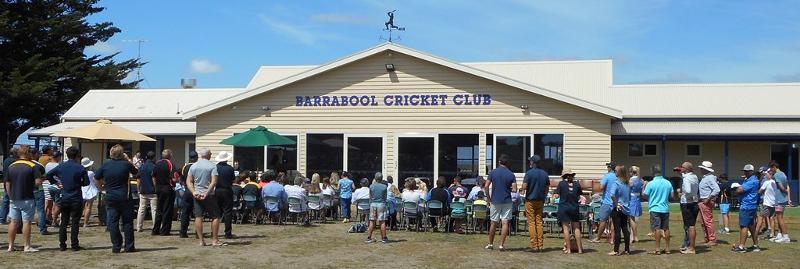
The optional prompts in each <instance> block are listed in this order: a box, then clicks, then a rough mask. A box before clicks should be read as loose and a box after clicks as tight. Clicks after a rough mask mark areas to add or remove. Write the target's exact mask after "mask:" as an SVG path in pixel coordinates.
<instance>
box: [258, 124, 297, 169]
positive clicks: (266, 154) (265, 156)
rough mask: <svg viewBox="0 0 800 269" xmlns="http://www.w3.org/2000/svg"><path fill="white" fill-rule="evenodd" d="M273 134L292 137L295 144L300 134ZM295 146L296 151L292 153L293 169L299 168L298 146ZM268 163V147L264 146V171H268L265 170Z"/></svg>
mask: <svg viewBox="0 0 800 269" xmlns="http://www.w3.org/2000/svg"><path fill="white" fill-rule="evenodd" d="M275 133H276V134H278V135H281V136H284V137H285V136H294V137H295V142H298V140H300V134H298V133H278V132H275ZM295 146H296V148H297V150H295V151H294V159H295V166H297V167H295V169H297V168H300V146H298V145H297V143H295ZM268 163H269V147H267V146H264V171H266V170H267V169H269V168H267V164H268Z"/></svg>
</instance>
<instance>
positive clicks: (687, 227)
mask: <svg viewBox="0 0 800 269" xmlns="http://www.w3.org/2000/svg"><path fill="white" fill-rule="evenodd" d="M676 168H677V170H678V171H680V172H681V178H682V180H681V188H680V190H679V191H678V192H680V194H681V201H680V202H681V216H683V244H682V245H681V253H682V254H695V253H696V251H695V238H696V236H697V231H696V230H695V224H697V215H698V214H699V213H700V208H699V207H698V206H697V202H699V194H698V192H699V182H698V180H697V175H695V174H694V166H693V165H692V163H690V162H684V163H683V164H681V166H680V167H676Z"/></svg>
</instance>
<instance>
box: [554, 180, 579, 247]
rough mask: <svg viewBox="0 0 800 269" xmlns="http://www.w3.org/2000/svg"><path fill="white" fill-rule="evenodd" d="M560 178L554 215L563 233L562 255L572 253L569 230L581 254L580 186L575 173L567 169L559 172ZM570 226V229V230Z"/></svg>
mask: <svg viewBox="0 0 800 269" xmlns="http://www.w3.org/2000/svg"><path fill="white" fill-rule="evenodd" d="M561 178H562V179H564V180H562V181H561V182H559V183H558V187H556V192H555V194H554V196H555V197H558V198H559V203H558V212H557V213H556V215H557V216H558V221H559V222H561V227H562V230H563V231H564V253H566V254H569V253H571V252H572V242H571V241H572V240H570V235H569V232H570V230H572V231H573V234H574V236H575V243H576V245H577V248H578V253H583V246H582V245H581V223H580V218H579V214H578V213H579V212H578V211H579V210H578V199H579V197H580V195H581V184H578V182H576V181H575V173H574V172H572V169H569V168H564V170H563V172H561ZM570 226H571V227H572V229H570Z"/></svg>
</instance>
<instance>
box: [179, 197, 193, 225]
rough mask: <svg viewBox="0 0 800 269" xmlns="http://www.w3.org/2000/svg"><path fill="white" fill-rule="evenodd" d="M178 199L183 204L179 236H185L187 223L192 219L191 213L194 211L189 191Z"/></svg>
mask: <svg viewBox="0 0 800 269" xmlns="http://www.w3.org/2000/svg"><path fill="white" fill-rule="evenodd" d="M178 199H180V200H181V203H183V207H181V229H180V234H182V235H183V234H187V233H188V232H189V221H190V220H191V217H192V211H194V198H193V197H192V193H191V192H189V191H184V192H183V195H181V197H179V198H178Z"/></svg>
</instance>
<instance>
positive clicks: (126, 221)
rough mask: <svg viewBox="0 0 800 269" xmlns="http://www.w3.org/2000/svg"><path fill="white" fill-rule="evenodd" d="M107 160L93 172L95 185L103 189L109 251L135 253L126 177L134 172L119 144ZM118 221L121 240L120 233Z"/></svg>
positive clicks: (127, 178) (128, 179) (131, 163)
mask: <svg viewBox="0 0 800 269" xmlns="http://www.w3.org/2000/svg"><path fill="white" fill-rule="evenodd" d="M108 155H109V157H111V160H108V161H106V162H105V163H103V166H101V167H100V169H98V170H97V171H95V172H94V178H95V179H96V180H97V185H98V186H102V189H105V191H106V195H105V205H106V220H107V223H106V224H107V225H108V230H109V234H110V235H111V252H112V253H119V252H120V250H121V249H122V248H123V247H124V249H125V252H136V247H135V245H134V238H133V206H132V205H131V202H130V197H129V196H130V187H131V186H130V176H131V174H136V173H137V172H138V169H136V167H135V166H134V165H133V162H132V161H131V159H130V158H129V157H128V154H125V149H124V148H123V147H122V145H119V144H117V145H114V146H113V147H111V150H110V151H109V154H108ZM120 219H121V220H122V231H123V234H124V237H125V241H124V242H125V244H124V246H123V240H122V239H123V234H120V230H119V227H120Z"/></svg>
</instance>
